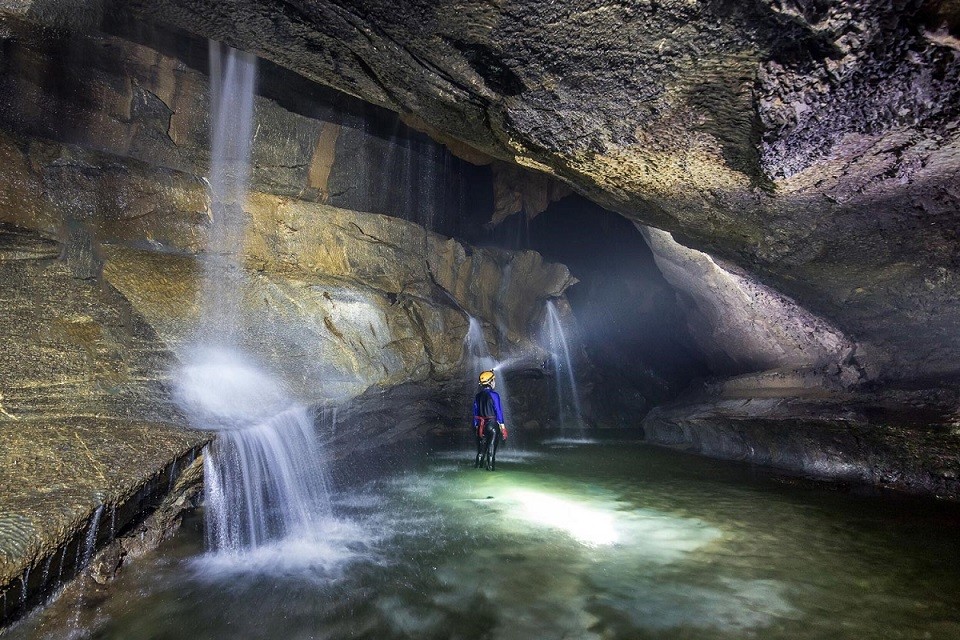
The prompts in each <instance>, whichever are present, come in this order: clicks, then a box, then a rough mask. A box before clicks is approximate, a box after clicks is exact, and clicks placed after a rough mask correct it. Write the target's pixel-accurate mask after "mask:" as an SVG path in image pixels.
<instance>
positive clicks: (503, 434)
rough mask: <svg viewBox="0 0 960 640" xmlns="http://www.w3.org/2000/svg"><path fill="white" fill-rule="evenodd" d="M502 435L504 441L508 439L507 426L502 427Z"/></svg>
mask: <svg viewBox="0 0 960 640" xmlns="http://www.w3.org/2000/svg"><path fill="white" fill-rule="evenodd" d="M500 435H502V436H503V439H504V440H506V439H507V426H506V425H503V424H502V425H500Z"/></svg>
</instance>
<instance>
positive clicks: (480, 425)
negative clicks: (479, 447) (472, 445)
mask: <svg viewBox="0 0 960 640" xmlns="http://www.w3.org/2000/svg"><path fill="white" fill-rule="evenodd" d="M473 419H474V420H476V421H477V437H478V438H483V431H484V429H485V428H486V426H487V421H489V420H493V418H488V417H487V416H473Z"/></svg>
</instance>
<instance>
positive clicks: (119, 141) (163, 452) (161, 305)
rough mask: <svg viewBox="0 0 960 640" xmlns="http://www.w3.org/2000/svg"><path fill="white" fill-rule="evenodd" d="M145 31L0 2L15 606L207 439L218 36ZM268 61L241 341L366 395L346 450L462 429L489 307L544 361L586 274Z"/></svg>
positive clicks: (436, 166)
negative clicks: (183, 375)
mask: <svg viewBox="0 0 960 640" xmlns="http://www.w3.org/2000/svg"><path fill="white" fill-rule="evenodd" d="M135 35H136V38H134V36H133V35H131V36H130V37H129V39H128V38H125V37H120V36H118V35H116V34H107V33H88V34H77V33H69V32H63V31H59V30H55V29H50V28H47V27H42V26H38V25H36V24H32V23H30V22H23V21H19V20H10V19H8V17H7V16H3V17H2V19H0V96H2V99H0V276H2V281H3V286H2V290H0V338H2V340H3V341H4V343H5V345H6V346H5V348H4V349H3V351H2V354H0V364H2V365H3V366H2V371H0V429H2V430H3V432H4V433H3V436H2V438H3V446H2V447H0V599H2V600H3V602H4V603H5V604H9V605H10V607H9V609H7V608H4V609H3V611H2V613H0V624H3V623H5V622H6V621H8V620H10V619H12V618H14V617H16V616H19V615H21V614H22V613H23V612H24V611H25V610H26V609H27V607H29V606H32V605H34V604H36V603H38V602H40V601H41V599H42V597H44V595H45V594H47V593H49V591H50V590H51V589H54V588H56V587H57V586H59V585H60V584H61V580H66V579H68V578H69V577H71V576H72V575H73V574H74V573H75V572H76V571H77V570H79V568H80V565H82V564H83V563H84V562H86V561H87V560H88V559H89V556H90V555H91V554H92V552H93V548H94V547H96V546H97V545H99V544H100V543H106V542H107V541H108V540H109V539H112V538H113V536H114V535H115V534H119V533H120V529H124V530H129V529H130V528H131V527H134V526H136V525H137V522H139V521H140V520H142V519H143V518H144V517H145V516H146V514H148V513H150V511H151V510H152V509H153V507H154V506H155V504H156V503H157V502H159V498H160V497H161V496H162V495H163V494H165V493H166V492H167V491H169V490H170V489H171V488H172V487H174V485H176V483H177V481H178V478H180V477H181V476H182V474H183V472H184V469H185V468H186V467H187V466H188V465H190V464H192V463H193V461H194V459H195V458H196V457H197V455H198V454H199V452H200V450H201V449H202V448H203V446H204V445H205V444H206V443H207V442H209V440H210V438H211V434H210V433H207V432H204V431H196V430H192V429H185V428H184V427H185V426H186V418H185V416H183V415H181V414H180V412H179V411H178V410H177V408H176V406H175V405H174V403H173V402H172V400H171V390H170V383H171V377H172V376H173V375H176V374H175V372H176V370H177V368H178V366H179V363H180V362H181V361H182V360H183V358H184V356H185V354H186V353H188V352H189V350H190V348H191V342H192V341H193V340H194V338H195V335H196V333H195V331H196V326H197V315H198V308H197V299H196V298H197V294H198V292H199V289H200V270H201V269H200V266H199V260H198V257H199V256H200V255H201V254H202V253H203V252H204V250H205V246H206V240H207V236H208V234H209V232H210V229H211V228H212V219H211V216H212V215H213V214H212V212H211V204H210V196H209V192H208V185H207V183H206V178H205V175H206V173H207V170H208V166H207V164H208V162H209V160H208V158H209V149H208V145H209V134H208V129H209V124H210V123H209V121H208V106H207V101H208V93H209V87H208V84H207V77H206V75H205V73H204V71H205V66H204V65H205V62H204V61H205V57H206V43H205V42H203V41H199V42H198V41H196V40H194V39H191V38H185V37H183V36H182V35H178V34H170V33H167V32H163V31H155V30H153V29H146V30H145V31H144V33H140V34H135ZM174 51H176V52H178V55H171V53H172V52H174ZM260 78H261V83H260V89H259V94H258V97H257V99H256V112H257V115H256V120H257V121H256V125H255V131H256V134H255V142H254V157H253V162H254V171H253V176H252V183H251V192H250V196H249V199H248V201H247V203H246V204H245V206H244V216H245V218H246V229H245V235H244V237H243V249H242V256H241V257H242V263H243V269H244V272H245V279H244V286H243V290H242V292H241V295H242V304H241V313H240V316H241V317H240V318H239V320H238V321H239V323H240V325H241V326H242V327H243V332H242V333H243V335H244V344H243V345H242V346H243V347H244V348H245V349H246V350H247V351H248V353H249V354H251V358H253V359H254V360H256V361H257V362H258V363H259V364H260V365H261V366H262V367H264V368H265V369H267V370H268V371H269V372H270V373H271V374H273V376H274V377H275V378H276V379H278V380H279V381H281V382H282V383H283V384H284V386H285V387H287V388H288V389H289V390H290V391H291V394H292V396H293V397H294V398H295V399H296V400H298V401H300V402H303V403H306V404H309V405H311V406H313V407H314V408H315V410H316V411H318V413H324V412H326V411H327V410H328V409H327V407H329V405H330V404H331V403H334V402H338V403H339V402H343V401H344V400H346V399H348V398H349V399H352V401H351V402H350V403H349V408H350V410H344V411H343V412H342V414H341V419H340V420H339V421H338V422H332V421H325V422H323V424H327V425H329V424H335V425H336V427H335V428H334V431H335V434H336V435H337V437H336V438H332V439H330V443H331V445H332V448H331V449H330V451H329V453H330V455H331V457H332V458H334V459H336V458H340V457H346V456H349V455H350V454H351V453H353V452H355V451H357V450H360V449H365V448H372V447H376V446H378V445H380V444H385V443H392V442H396V441H397V440H404V439H407V440H409V439H415V438H419V437H422V436H423V435H424V434H425V433H426V432H427V430H429V429H438V428H439V429H447V430H452V431H463V430H465V427H466V425H467V424H468V423H467V422H466V420H467V417H468V416H469V414H470V412H471V411H470V405H469V395H470V393H471V392H472V388H473V384H472V377H473V375H475V372H472V371H468V370H467V368H466V367H467V362H466V359H465V358H464V353H463V340H464V337H465V335H466V333H467V328H468V318H469V316H474V317H476V318H478V319H479V320H480V322H481V324H482V326H483V328H484V330H485V334H486V337H487V339H488V343H489V347H490V349H491V351H493V352H494V353H495V354H496V355H498V356H502V357H507V356H514V357H518V358H520V359H521V360H523V359H524V358H526V359H529V361H530V362H531V363H534V364H533V365H531V366H537V365H536V363H538V362H539V361H540V360H542V350H541V349H540V348H539V346H538V345H537V342H536V334H537V332H538V329H539V326H540V324H541V323H542V315H543V312H544V303H545V301H546V300H547V299H548V298H555V299H559V300H561V301H562V300H563V296H564V291H565V289H566V288H567V287H568V286H570V284H572V283H573V282H574V280H573V278H572V277H571V276H570V274H569V271H568V270H567V269H566V267H564V266H563V265H560V264H556V263H550V262H547V261H545V260H544V259H543V258H542V257H541V256H540V255H539V254H537V253H535V252H532V251H504V250H498V249H480V248H475V247H471V246H470V245H467V244H464V243H461V242H458V241H456V240H453V239H451V238H449V237H447V236H445V235H440V234H439V233H436V232H434V231H431V229H430V228H428V227H432V228H434V229H437V230H444V229H445V230H451V229H455V227H456V225H458V224H459V223H460V219H461V218H460V215H461V213H462V212H463V210H467V209H470V208H474V209H476V211H475V212H474V213H472V214H471V215H469V216H468V215H465V214H464V215H463V218H464V219H476V218H478V217H483V216H486V217H487V218H489V216H490V215H491V214H492V211H493V201H494V199H493V187H492V175H491V170H490V168H489V167H479V168H478V167H474V166H473V165H469V164H468V163H466V162H464V161H462V160H460V159H458V158H457V157H455V156H453V155H451V154H450V153H449V152H448V151H447V150H446V149H444V148H443V147H442V146H440V145H438V144H437V143H435V142H433V141H431V140H430V139H429V138H428V137H427V136H426V135H425V134H423V133H419V132H416V131H414V130H412V129H409V128H407V127H406V126H405V125H403V124H402V123H400V122H399V121H398V120H397V118H396V116H395V115H394V114H390V113H385V112H383V111H382V110H377V109H373V108H372V107H370V106H369V105H363V104H361V103H358V102H357V101H355V100H352V99H349V98H345V97H343V96H338V95H336V94H334V93H332V92H328V91H325V90H323V89H320V88H317V87H316V86H314V85H312V84H311V83H309V82H307V81H305V80H303V79H302V78H297V77H296V76H295V75H294V74H291V73H290V72H287V71H284V70H282V69H279V68H278V67H275V66H272V65H269V64H267V65H265V66H264V67H263V69H261V74H260ZM374 151H375V152H374ZM398 167H402V168H404V170H405V171H406V173H400V172H399V170H398ZM378 172H379V173H378ZM347 206H351V207H354V208H355V209H357V210H355V209H348V208H345V207H347ZM385 399H392V400H391V402H392V404H389V405H385V404H384V403H385ZM400 404H402V405H404V406H405V407H406V410H405V411H404V412H403V414H402V415H399V416H398V415H396V412H395V411H394V412H392V413H391V414H388V415H386V416H384V417H381V419H380V420H378V421H372V420H369V419H368V418H369V417H370V416H371V415H372V414H371V412H375V411H376V410H382V408H383V407H385V406H389V407H391V408H395V407H396V406H398V405H400ZM199 426H202V425H199ZM321 426H322V425H321ZM325 435H326V436H330V434H329V433H328V434H325ZM194 476H196V474H194ZM194 480H196V477H194ZM181 506H182V503H181ZM107 523H109V526H107ZM88 540H90V542H88ZM68 555H69V562H65V561H64V560H63V558H66V557H67V556H68ZM54 571H57V573H53V572H54ZM17 603H20V604H17Z"/></svg>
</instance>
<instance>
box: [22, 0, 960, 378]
mask: <svg viewBox="0 0 960 640" xmlns="http://www.w3.org/2000/svg"><path fill="white" fill-rule="evenodd" d="M34 4H37V3H26V5H24V7H22V8H21V9H20V10H18V11H16V12H15V13H16V14H17V15H21V16H23V15H29V14H30V12H31V7H33V5H34ZM93 4H94V7H97V6H100V5H99V4H97V3H93ZM952 7H953V4H951V3H950V2H946V1H941V2H928V3H920V2H912V3H890V2H881V1H874V0H857V1H856V2H841V1H840V0H831V1H829V2H821V3H815V4H810V3H801V2H780V1H777V2H773V1H766V0H764V1H762V2H755V3H723V2H688V1H686V0H667V1H661V2H639V3H633V4H619V5H609V6H607V5H604V6H598V5H596V3H591V2H588V1H586V0H562V1H560V2H552V3H543V2H513V3H508V4H506V5H499V4H490V3H488V2H481V1H480V0H460V1H459V2H457V3H455V4H454V5H450V4H442V5H441V4H437V3H430V2H424V1H422V0H405V1H404V2H400V3H399V4H398V3H397V2H392V1H391V2H387V1H385V0H377V1H373V2H371V1H369V0H364V1H363V2H360V1H359V0H355V1H352V2H347V3H343V2H336V3H335V2H310V3H305V2H293V3H287V4H284V5H283V10H282V11H281V10H280V8H279V7H277V6H274V5H270V4H267V3H263V2H259V1H258V0H236V1H234V2H231V3H229V4H228V5H226V6H225V5H223V4H222V3H219V2H212V1H209V0H204V1H201V2H195V1H192V0H191V1H190V2H185V1H181V0H164V1H162V2H137V3H125V4H124V7H123V8H122V9H120V10H118V11H117V12H116V13H115V14H112V15H114V16H115V17H117V16H122V15H124V14H125V13H126V12H133V13H134V14H136V15H137V16H146V17H148V18H150V19H153V20H157V21H160V22H163V23H166V24H173V25H177V26H179V27H181V28H183V29H186V30H188V31H190V32H192V33H197V34H200V35H203V36H207V37H211V38H214V39H217V40H222V41H225V42H229V43H230V44H232V45H234V46H237V47H240V48H243V49H246V50H249V51H253V52H255V53H257V54H258V55H261V56H263V57H265V58H268V59H271V60H273V61H275V62H277V63H278V64H280V65H282V66H285V67H288V68H291V69H296V70H298V71H299V72H301V73H303V74H304V75H306V76H308V77H310V78H312V79H314V80H316V81H319V82H321V83H324V84H327V85H329V86H332V87H336V88H338V89H340V90H342V91H345V92H347V93H349V94H351V95H354V96H360V97H362V98H364V99H366V100H368V101H371V102H373V103H375V104H378V105H383V106H387V107H389V108H391V109H394V110H396V111H398V112H401V113H405V114H415V116H416V118H417V119H419V121H422V122H425V123H426V124H427V125H428V126H429V127H431V128H433V129H435V130H437V131H439V132H441V134H442V136H443V137H445V138H455V139H457V140H459V141H461V142H462V143H465V144H467V145H469V146H470V147H473V148H474V149H476V150H478V151H480V152H481V153H482V154H484V155H486V156H491V157H495V158H499V159H502V160H507V161H512V162H515V163H517V164H520V165H522V166H525V167H529V168H534V169H537V170H541V171H544V172H546V173H548V174H551V175H553V176H555V177H557V178H559V179H561V180H563V181H565V182H566V183H568V184H570V185H571V186H572V187H574V188H575V189H577V190H578V191H579V192H580V193H582V194H584V195H587V196H588V197H590V198H592V199H594V200H596V201H597V202H600V203H601V204H603V205H605V206H607V207H608V208H611V209H614V210H616V211H619V212H621V213H623V214H624V215H626V216H628V217H630V218H631V219H633V220H636V221H639V222H641V223H643V224H645V225H648V226H653V227H656V228H659V229H663V230H665V231H668V232H671V233H674V234H675V237H676V238H677V239H678V240H679V241H680V242H681V243H682V244H684V245H685V246H689V247H691V248H695V249H698V250H701V251H705V252H707V253H708V254H710V255H712V256H714V257H716V258H719V259H722V260H724V261H726V262H727V263H729V264H731V265H736V267H737V268H738V269H741V270H743V271H744V273H748V274H750V275H751V276H752V277H754V278H755V279H756V280H758V281H759V282H761V283H763V284H765V285H767V286H771V287H773V288H775V289H776V290H778V291H780V292H782V293H784V294H786V295H788V296H789V297H791V298H792V299H794V300H796V302H797V303H798V304H800V305H802V306H804V307H806V308H808V309H810V310H811V311H812V312H814V313H816V314H819V315H821V316H822V317H824V318H825V319H827V320H828V321H829V322H831V323H832V324H834V325H835V326H837V327H838V328H839V329H840V330H841V331H843V332H845V333H847V334H848V335H850V336H851V337H852V338H853V339H854V340H857V341H859V342H865V343H870V344H871V345H872V346H873V349H872V351H871V353H870V354H863V359H864V360H865V363H864V365H865V367H866V369H867V370H871V371H876V372H877V375H879V376H881V377H883V378H899V379H905V378H925V377H929V376H941V375H942V376H948V375H953V374H956V373H958V371H960V369H958V364H957V363H958V362H960V357H958V356H960V342H958V336H960V302H958V300H960V288H958V285H957V278H956V259H955V256H956V254H957V249H958V244H957V240H956V238H957V233H956V232H957V229H956V224H955V219H954V218H955V216H953V213H954V212H955V211H956V210H957V209H958V207H960V194H958V192H957V188H956V185H957V184H960V180H958V171H960V160H958V158H960V154H958V151H957V150H958V145H960V128H958V114H960V108H958V106H957V105H960V99H958V98H960V62H958V60H957V57H956V51H957V49H956V46H955V40H956V36H957V20H956V11H955V8H952ZM35 13H36V15H34V16H32V17H33V18H34V19H37V20H43V19H44V16H42V15H39V14H40V13H42V12H39V11H36V12H35ZM121 22H122V20H121ZM937 34H939V35H937ZM867 360H869V362H867Z"/></svg>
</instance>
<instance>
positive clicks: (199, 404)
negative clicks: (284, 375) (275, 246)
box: [175, 42, 330, 557]
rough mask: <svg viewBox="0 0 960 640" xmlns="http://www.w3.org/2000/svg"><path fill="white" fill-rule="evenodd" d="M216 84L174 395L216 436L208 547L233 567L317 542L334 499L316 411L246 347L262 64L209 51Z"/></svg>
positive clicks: (208, 487)
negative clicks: (188, 326) (199, 254)
mask: <svg viewBox="0 0 960 640" xmlns="http://www.w3.org/2000/svg"><path fill="white" fill-rule="evenodd" d="M210 80H211V102H212V104H211V141H212V148H211V163H210V177H209V181H210V192H211V200H212V205H211V214H212V222H211V225H210V228H209V236H208V239H207V251H206V255H205V256H204V258H203V261H204V269H203V282H202V285H201V287H200V295H201V299H200V300H199V307H200V322H199V327H198V329H197V333H196V338H195V344H194V345H193V347H192V348H190V349H189V350H188V353H187V357H186V359H185V363H184V365H183V366H182V367H181V369H180V370H179V371H178V372H177V373H176V375H175V397H176V399H177V401H178V404H179V405H180V407H181V409H182V410H183V411H184V413H185V414H186V415H187V416H188V418H189V419H190V421H191V424H193V425H194V426H195V427H197V428H200V429H209V430H216V431H218V432H219V433H218V436H217V438H216V440H215V441H214V442H213V444H211V445H210V447H209V448H208V451H207V455H206V456H205V461H204V464H205V469H204V470H205V499H206V508H205V517H206V525H207V541H208V546H209V547H210V549H211V550H213V551H215V552H219V553H220V554H221V555H224V556H227V557H234V556H237V555H240V556H243V555H246V554H247V553H249V552H251V551H253V550H254V549H258V548H261V547H262V546H263V545H265V544H268V543H271V542H278V541H281V540H290V539H294V540H296V541H298V542H303V541H305V540H309V539H310V538H311V536H317V535H319V531H320V530H321V529H322V526H321V523H322V521H323V520H324V517H325V516H326V515H327V514H328V513H329V504H330V499H329V494H328V490H327V485H326V477H325V474H324V472H323V469H324V464H323V452H322V451H321V448H320V446H319V444H318V442H317V437H316V434H315V428H314V420H313V416H312V412H311V411H309V410H308V409H307V408H306V407H304V406H302V405H300V404H298V403H297V402H295V401H294V400H293V399H292V396H291V394H290V393H289V392H288V391H287V390H286V389H285V388H284V387H283V384H282V383H281V382H279V381H278V378H277V377H276V376H273V375H271V374H270V372H269V371H266V370H265V369H264V368H263V367H262V366H261V365H260V364H259V363H257V362H256V361H255V359H254V358H253V357H252V356H251V355H248V354H245V353H244V352H243V351H242V349H241V348H240V346H239V345H240V342H241V340H240V338H241V336H242V330H243V326H244V314H243V310H244V305H243V296H244V289H245V285H246V277H245V275H244V271H243V264H242V256H243V241H244V234H245V231H246V214H245V213H244V205H245V203H246V198H247V189H248V182H249V179H250V173H251V159H250V154H251V146H252V132H253V119H254V84H255V80H256V58H254V57H253V56H252V55H250V54H247V53H242V52H239V51H235V50H233V49H230V48H228V47H225V46H223V45H220V44H219V43H215V42H211V43H210Z"/></svg>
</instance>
